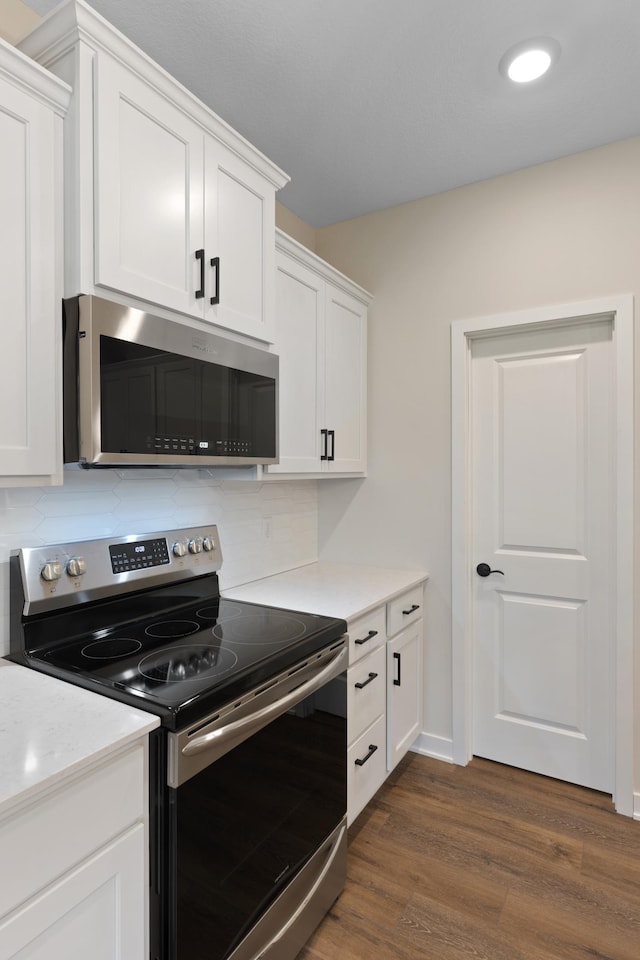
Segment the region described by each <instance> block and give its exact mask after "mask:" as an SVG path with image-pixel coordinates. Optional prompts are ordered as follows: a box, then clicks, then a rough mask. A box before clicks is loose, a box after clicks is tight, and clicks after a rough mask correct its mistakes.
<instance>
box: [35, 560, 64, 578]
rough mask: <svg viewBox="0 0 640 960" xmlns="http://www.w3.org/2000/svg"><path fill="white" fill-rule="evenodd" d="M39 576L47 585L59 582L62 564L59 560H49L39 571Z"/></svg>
mask: <svg viewBox="0 0 640 960" xmlns="http://www.w3.org/2000/svg"><path fill="white" fill-rule="evenodd" d="M40 576H41V577H42V579H43V580H46V581H47V582H48V583H52V582H53V581H54V580H59V579H60V577H61V576H62V564H61V563H60V561H59V560H49V562H48V563H45V565H44V567H43V568H42V570H41V571H40Z"/></svg>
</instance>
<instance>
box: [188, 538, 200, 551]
mask: <svg viewBox="0 0 640 960" xmlns="http://www.w3.org/2000/svg"><path fill="white" fill-rule="evenodd" d="M189 553H202V537H194V538H193V540H189Z"/></svg>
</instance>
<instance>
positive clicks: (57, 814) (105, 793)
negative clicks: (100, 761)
mask: <svg viewBox="0 0 640 960" xmlns="http://www.w3.org/2000/svg"><path fill="white" fill-rule="evenodd" d="M144 758H145V747H144V745H143V744H137V745H136V746H135V747H134V748H133V749H131V750H129V751H128V752H127V753H125V754H123V755H121V756H119V757H117V758H116V759H114V760H112V761H111V762H107V763H105V764H104V765H103V766H100V767H98V768H96V769H94V770H89V771H87V773H86V774H85V776H84V777H82V778H78V779H77V780H75V781H74V782H73V783H67V784H66V785H63V786H61V787H60V789H59V790H58V791H56V792H54V793H50V794H48V795H47V796H45V797H43V798H42V800H41V801H40V802H38V801H35V802H34V803H33V804H30V805H29V806H27V807H25V808H24V809H23V810H21V811H20V812H19V813H18V814H16V815H14V816H9V817H7V819H6V820H3V821H2V822H0V863H4V864H11V865H12V866H11V870H10V871H8V870H7V871H5V872H4V876H2V877H0V916H3V915H4V914H5V913H8V912H9V911H10V910H13V909H14V908H15V907H17V906H18V905H19V904H20V903H21V902H23V901H24V900H25V899H27V898H28V897H31V896H33V894H35V893H36V892H37V890H38V889H42V888H43V887H45V886H46V885H47V884H49V883H51V881H52V880H54V879H55V878H56V877H59V876H61V875H62V874H63V873H66V872H67V870H69V869H70V868H71V867H73V866H75V865H76V864H77V863H80V862H81V861H82V860H84V859H85V858H86V857H88V856H89V855H90V854H92V853H93V852H94V851H95V850H97V849H98V848H99V847H102V846H104V845H105V844H106V843H108V842H109V841H110V840H112V839H113V838H114V837H116V836H117V835H118V834H120V833H122V831H124V830H125V829H126V828H127V827H129V826H130V825H131V824H133V823H135V822H136V821H137V820H140V819H142V817H143V816H144V815H145V813H146V802H145V773H144V771H145V764H144Z"/></svg>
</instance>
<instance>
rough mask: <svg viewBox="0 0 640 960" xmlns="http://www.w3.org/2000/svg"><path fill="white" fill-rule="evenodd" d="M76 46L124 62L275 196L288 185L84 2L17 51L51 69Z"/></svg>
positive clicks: (76, 1) (56, 13)
mask: <svg viewBox="0 0 640 960" xmlns="http://www.w3.org/2000/svg"><path fill="white" fill-rule="evenodd" d="M78 41H82V42H83V43H85V44H87V45H88V46H89V47H91V48H93V49H94V50H96V49H101V50H104V51H105V52H106V53H108V54H109V55H110V56H112V57H115V58H116V59H118V60H120V61H121V62H122V63H123V64H124V65H125V66H126V67H127V68H128V69H129V70H132V71H133V72H134V73H136V74H138V76H139V77H140V78H141V79H142V80H144V81H146V82H147V83H149V84H150V85H151V86H153V87H154V88H155V89H157V90H158V91H159V92H161V93H162V94H163V95H164V96H166V97H167V98H168V99H169V100H171V101H172V103H174V104H175V105H177V106H178V107H180V109H182V110H183V111H184V113H185V114H186V115H188V116H189V117H191V118H192V119H194V120H195V121H196V122H197V123H199V124H200V126H201V127H202V128H203V129H204V130H206V131H207V132H208V133H210V134H211V135H212V136H214V137H216V139H218V140H220V141H221V143H223V144H224V145H225V146H226V147H228V148H229V149H230V150H232V151H233V152H234V153H236V154H237V155H238V156H239V157H241V158H242V159H243V160H244V161H245V162H246V163H248V164H250V165H251V166H252V167H253V168H254V169H255V170H257V171H258V173H260V174H261V175H262V176H263V177H266V178H267V180H269V181H270V182H271V183H272V184H273V186H274V187H275V188H276V190H280V189H281V188H282V187H284V186H285V184H287V183H288V182H289V179H290V178H289V176H288V174H286V173H284V171H283V170H281V169H280V168H279V167H277V166H276V165H275V164H274V163H273V162H272V161H271V160H269V158H268V157H266V156H265V155H264V154H263V153H261V152H260V151H259V150H258V149H256V147H254V146H253V145H252V144H251V143H249V141H248V140H245V138H244V137H243V136H241V135H240V134H239V133H238V132H237V131H236V130H234V129H233V128H232V127H230V126H229V124H228V123H226V122H225V121H224V120H223V119H222V118H221V117H219V116H218V115H217V114H216V113H214V112H213V110H211V109H210V108H209V107H207V106H206V104H204V103H203V102H202V101H201V100H199V99H198V97H196V96H195V95H194V94H193V93H191V91H189V90H187V88H186V87H184V86H183V85H182V84H181V83H179V82H178V81H177V80H176V79H175V78H174V77H172V76H171V74H169V73H168V72H167V71H166V70H165V69H164V68H163V67H161V66H160V65H159V64H157V63H156V62H155V61H154V60H152V59H151V57H149V56H148V55H147V54H146V53H144V51H143V50H141V49H140V48H139V47H137V46H136V45H135V44H134V43H133V42H132V41H131V40H129V39H128V38H127V37H125V36H124V34H122V33H120V31H119V30H117V29H116V28H115V27H114V26H113V25H112V24H110V23H109V22H108V20H105V19H104V17H102V16H101V15H100V14H99V13H97V12H96V11H95V10H94V9H93V7H91V6H89V4H88V3H86V2H85V0H69V2H68V3H64V4H62V5H61V6H59V7H57V8H56V9H54V10H53V11H52V12H51V13H50V14H49V15H48V16H47V17H45V18H44V19H43V20H42V22H41V23H39V24H38V25H37V26H36V27H35V29H34V30H32V31H31V32H30V33H29V34H28V35H27V36H26V37H23V39H22V40H21V41H20V43H19V49H20V50H21V51H22V52H23V53H25V54H26V55H27V56H28V57H32V58H33V59H34V60H37V61H38V63H41V64H42V65H43V66H45V67H51V66H52V64H53V63H55V62H56V61H57V60H58V59H60V58H61V57H62V56H64V54H65V53H67V52H68V51H69V50H70V49H71V48H72V47H73V46H74V45H75V44H76V43H77V42H78Z"/></svg>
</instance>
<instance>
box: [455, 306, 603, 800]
mask: <svg viewBox="0 0 640 960" xmlns="http://www.w3.org/2000/svg"><path fill="white" fill-rule="evenodd" d="M612 384H613V350H612V320H611V319H610V318H609V319H607V318H602V317H600V318H596V319H595V320H593V321H591V322H589V321H584V322H581V323H579V324H568V325H564V326H553V325H541V326H540V327H539V328H538V329H532V330H529V331H527V330H525V331H521V332H513V333H505V334H503V335H499V336H490V337H486V338H482V339H477V340H475V341H474V342H473V344H472V348H471V389H470V401H471V402H470V420H471V460H472V465H471V480H472V518H473V519H472V531H471V535H472V547H473V549H472V557H473V569H472V571H471V576H472V577H473V591H472V594H473V601H472V603H473V610H472V622H473V641H472V645H473V681H472V683H473V690H472V696H473V705H474V707H473V752H474V753H475V754H477V755H480V756H483V757H487V758H490V759H493V760H497V761H500V762H503V763H507V764H511V765H514V766H519V767H523V768H525V769H529V770H533V771H535V772H538V773H542V774H545V775H547V776H552V777H556V778H559V779H563V780H568V781H571V782H574V783H580V784H583V785H585V786H589V787H592V788H595V789H598V790H604V791H607V792H612V789H613V774H614V767H613V742H614V739H613V726H614V725H613V717H612V703H613V695H612V687H613V652H614V651H613V637H614V622H613V612H614V602H613V599H614V598H613V596H612V591H613V564H614V557H615V550H614V548H615V542H614V532H613V530H614V525H613V524H612V516H613V508H612V502H613V494H614V481H615V477H614V475H613V467H612V464H613V463H614V462H615V457H614V448H613V442H612V436H613V433H612V424H613V417H612V414H613V409H614V406H613V391H612ZM479 563H486V564H489V566H490V568H491V569H493V570H499V571H503V572H502V573H498V572H495V573H491V574H490V575H489V576H486V577H481V576H479V575H478V574H477V573H476V569H475V568H476V565H477V564H479Z"/></svg>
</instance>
